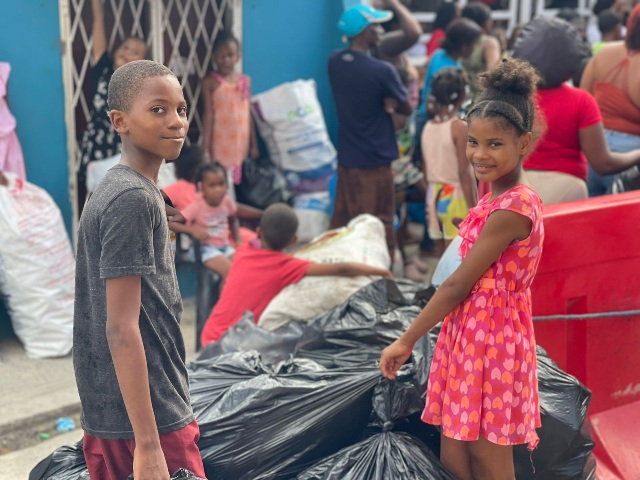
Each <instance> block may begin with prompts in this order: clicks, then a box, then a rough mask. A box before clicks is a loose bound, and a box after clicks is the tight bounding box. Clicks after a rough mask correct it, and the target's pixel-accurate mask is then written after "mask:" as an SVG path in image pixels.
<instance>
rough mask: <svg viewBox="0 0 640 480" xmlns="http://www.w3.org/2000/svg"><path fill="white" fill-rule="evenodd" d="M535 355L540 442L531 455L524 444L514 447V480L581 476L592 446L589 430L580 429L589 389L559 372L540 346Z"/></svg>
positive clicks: (587, 403) (585, 414) (588, 397)
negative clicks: (516, 479)
mask: <svg viewBox="0 0 640 480" xmlns="http://www.w3.org/2000/svg"><path fill="white" fill-rule="evenodd" d="M537 356H538V384H539V396H540V412H541V415H542V427H541V428H540V429H538V436H539V437H540V444H539V445H538V447H537V448H536V449H535V450H534V451H533V454H532V455H531V453H530V452H529V451H528V450H527V448H526V446H524V445H520V446H518V447H516V448H515V449H514V459H515V462H516V477H517V478H518V480H521V479H522V480H527V479H540V480H543V479H549V478H553V479H557V480H563V479H567V480H568V479H576V478H582V472H583V470H584V468H585V465H586V463H587V459H588V458H589V455H590V453H591V451H592V450H593V447H594V443H593V440H592V439H591V436H590V435H589V432H588V431H586V429H585V428H583V427H584V421H585V419H586V417H587V409H588V407H589V402H590V401H591V392H590V391H589V390H588V389H587V388H586V387H585V386H584V385H582V384H581V383H580V382H579V381H578V380H577V379H576V378H575V377H573V376H571V375H569V374H568V373H566V372H564V371H562V370H561V369H560V368H559V367H558V365H556V363H555V362H554V361H553V360H551V359H550V358H549V357H548V356H547V353H546V352H545V351H544V349H542V348H541V347H540V346H538V348H537ZM531 458H532V459H533V468H532V465H531V460H530V459H531ZM534 470H535V471H534Z"/></svg>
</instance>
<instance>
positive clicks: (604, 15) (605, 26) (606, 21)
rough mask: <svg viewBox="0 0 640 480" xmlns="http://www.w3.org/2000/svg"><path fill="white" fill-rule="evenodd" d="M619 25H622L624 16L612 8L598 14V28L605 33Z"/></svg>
mask: <svg viewBox="0 0 640 480" xmlns="http://www.w3.org/2000/svg"><path fill="white" fill-rule="evenodd" d="M618 25H622V18H620V15H618V14H617V13H616V12H614V11H613V10H611V9H610V8H608V9H606V10H603V11H601V12H600V13H599V14H598V30H600V33H602V34H603V35H604V34H605V33H609V32H611V31H613V29H614V28H616V27H617V26H618Z"/></svg>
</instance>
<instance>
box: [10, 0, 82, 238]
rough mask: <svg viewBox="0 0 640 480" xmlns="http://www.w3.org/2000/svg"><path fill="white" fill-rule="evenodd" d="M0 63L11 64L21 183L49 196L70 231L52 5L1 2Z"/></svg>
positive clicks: (34, 0) (47, 1)
mask: <svg viewBox="0 0 640 480" xmlns="http://www.w3.org/2000/svg"><path fill="white" fill-rule="evenodd" d="M3 3H4V4H3V11H2V15H3V18H4V19H5V21H4V22H3V23H2V28H0V61H3V62H9V63H11V67H12V70H11V77H10V78H9V106H10V108H11V111H12V112H13V115H14V116H15V117H16V120H17V122H18V127H17V130H18V137H19V138H20V142H21V144H22V149H23V151H24V158H25V163H26V166H27V178H28V180H29V181H30V182H31V183H34V184H36V185H38V186H40V187H42V188H44V189H45V190H47V192H49V194H50V195H51V196H52V197H53V199H54V200H55V202H56V203H57V204H58V206H59V207H60V209H61V210H62V215H63V217H64V219H65V222H66V224H67V228H68V229H69V228H70V225H71V203H70V202H69V181H68V173H69V170H68V168H67V147H66V145H67V137H66V127H65V123H64V90H63V86H62V60H61V46H60V21H59V15H58V2H56V1H52V0H29V1H28V2H3Z"/></svg>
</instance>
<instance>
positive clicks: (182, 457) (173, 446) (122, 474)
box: [83, 420, 205, 480]
mask: <svg viewBox="0 0 640 480" xmlns="http://www.w3.org/2000/svg"><path fill="white" fill-rule="evenodd" d="M199 438H200V429H199V428H198V424H197V423H196V421H195V420H194V421H193V422H191V423H190V424H189V425H187V426H186V427H184V428H181V429H180V430H176V431H175V432H170V433H164V434H162V435H160V445H161V446H162V451H163V452H164V458H165V460H166V461H167V466H168V467H169V473H171V474H172V475H173V474H174V473H175V471H176V470H178V469H179V468H186V469H187V470H190V471H191V472H193V473H194V474H195V475H196V476H198V477H201V478H205V476H204V467H203V466H202V457H201V456H200V450H198V446H197V445H196V442H197V441H198V439H199ZM135 446H136V443H135V440H133V439H129V440H111V439H108V440H107V439H104V438H96V437H92V436H91V435H88V434H86V433H85V434H84V446H83V450H84V458H85V460H86V461H87V468H88V469H89V476H90V477H91V478H92V479H93V478H96V479H100V480H126V479H127V478H128V477H129V475H131V474H132V473H133V451H134V449H135Z"/></svg>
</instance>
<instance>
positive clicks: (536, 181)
mask: <svg viewBox="0 0 640 480" xmlns="http://www.w3.org/2000/svg"><path fill="white" fill-rule="evenodd" d="M536 25H538V26H539V27H540V28H546V29H547V33H546V34H545V35H538V36H537V37H536V36H532V35H527V36H523V37H521V38H520V39H519V41H518V43H516V46H515V51H514V57H516V58H521V59H523V60H526V61H528V62H529V63H530V64H532V65H533V66H534V67H535V68H536V70H538V72H539V74H540V76H541V78H542V82H541V84H540V85H538V94H537V101H538V106H539V108H540V110H541V111H542V113H543V114H544V117H545V121H546V132H545V134H544V135H543V136H542V138H541V139H540V142H539V143H538V145H537V146H536V149H535V150H534V152H533V153H532V154H531V155H530V156H529V158H527V160H525V162H524V168H525V172H526V175H527V180H528V182H529V184H530V185H531V186H532V187H533V188H534V189H535V190H536V192H537V193H538V195H539V196H540V198H541V199H542V202H543V203H544V204H547V205H548V204H551V203H559V202H567V201H572V200H580V199H583V198H587V196H588V193H587V162H588V164H589V165H590V166H591V167H592V168H593V169H594V170H595V171H596V172H598V173H599V174H611V173H618V172H621V171H623V170H626V169H627V168H630V167H632V166H634V165H636V164H640V150H634V151H631V152H627V153H620V152H611V151H610V150H609V148H608V146H607V141H606V139H605V133H604V126H603V123H602V117H601V116H600V109H599V108H598V104H597V103H596V101H595V100H594V99H593V97H591V95H589V94H588V93H587V92H585V91H584V90H580V89H578V88H574V87H571V86H569V85H567V84H566V83H564V82H566V81H567V80H569V78H571V75H572V74H570V75H568V76H567V78H565V79H558V80H557V81H556V82H554V84H550V82H549V81H548V78H549V77H548V76H547V75H546V74H548V75H551V73H552V72H551V70H550V69H551V68H552V67H553V66H550V65H548V64H545V59H544V58H541V57H540V56H538V55H534V54H531V52H535V51H538V50H539V49H538V48H531V46H530V45H529V46H527V47H528V48H523V44H522V42H526V41H535V42H539V43H540V44H541V45H540V48H546V47H545V45H542V44H544V43H545V41H546V40H545V38H551V37H553V38H555V39H556V40H555V42H554V48H556V49H562V48H566V50H567V52H566V57H567V59H568V57H569V56H571V55H572V53H571V52H577V51H579V49H577V48H575V45H573V46H572V42H580V41H581V40H580V36H579V34H578V32H577V31H576V30H575V28H574V27H570V26H569V25H567V23H566V22H564V21H563V20H557V19H554V20H552V21H549V20H548V19H547V20H544V19H540V18H538V19H535V20H533V21H532V22H531V24H530V26H529V27H528V28H531V27H532V26H533V27H536ZM558 38H561V39H562V41H560V40H558ZM528 57H530V58H528ZM533 57H536V58H533ZM560 57H563V58H564V57H565V55H560ZM567 61H569V60H567ZM547 63H548V62H547Z"/></svg>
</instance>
